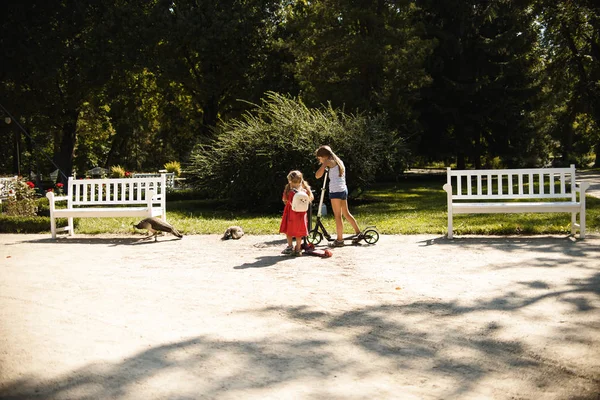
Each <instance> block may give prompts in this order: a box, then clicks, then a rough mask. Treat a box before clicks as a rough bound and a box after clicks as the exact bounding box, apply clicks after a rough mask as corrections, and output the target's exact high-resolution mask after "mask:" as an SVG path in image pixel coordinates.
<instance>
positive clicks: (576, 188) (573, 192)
mask: <svg viewBox="0 0 600 400" xmlns="http://www.w3.org/2000/svg"><path fill="white" fill-rule="evenodd" d="M447 179H448V181H447V183H446V184H444V190H445V191H446V193H447V197H448V239H452V236H453V228H452V217H453V215H454V214H488V213H538V212H552V213H554V212H568V213H571V233H572V234H573V235H574V234H575V231H576V228H579V237H580V238H581V239H583V238H585V191H586V190H587V188H588V187H589V183H587V182H582V183H579V184H578V183H576V182H575V165H571V167H570V168H537V169H503V170H501V169H499V170H495V169H490V170H452V169H451V168H448V169H447ZM577 194H579V196H577ZM578 197H579V198H578ZM498 200H501V201H498ZM506 200H508V201H506ZM531 200H538V201H531ZM577 213H579V224H578V223H577V219H576V218H577Z"/></svg>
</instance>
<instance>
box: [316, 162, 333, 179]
mask: <svg viewBox="0 0 600 400" xmlns="http://www.w3.org/2000/svg"><path fill="white" fill-rule="evenodd" d="M336 165H337V163H336V162H335V161H334V160H332V159H331V158H330V159H327V160H325V161H323V162H322V163H321V166H320V167H319V169H318V170H317V172H315V177H316V178H317V179H321V177H322V176H323V174H324V173H325V168H333V167H335V166H336Z"/></svg>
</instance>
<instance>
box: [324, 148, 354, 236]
mask: <svg viewBox="0 0 600 400" xmlns="http://www.w3.org/2000/svg"><path fill="white" fill-rule="evenodd" d="M315 155H316V156H317V160H319V163H320V164H321V166H320V167H319V169H318V170H317V172H316V173H315V176H316V178H317V179H320V178H321V177H322V176H323V175H324V174H325V171H327V170H328V171H329V173H328V175H329V200H330V201H331V209H332V210H333V215H334V216H335V230H336V235H337V238H336V239H335V240H334V241H333V244H332V246H333V247H341V246H343V245H344V221H343V220H342V216H343V217H344V218H346V220H347V221H348V222H350V225H352V228H353V229H354V232H355V236H354V238H355V239H358V241H359V240H360V239H361V237H360V235H361V230H360V228H359V227H358V223H357V222H356V219H355V218H354V217H353V216H352V214H351V213H350V210H349V209H348V186H347V185H346V168H345V166H344V162H343V161H342V160H341V159H340V158H339V157H338V156H337V155H336V154H335V153H334V152H333V150H331V147H329V146H321V147H319V148H318V149H317V151H316V152H315Z"/></svg>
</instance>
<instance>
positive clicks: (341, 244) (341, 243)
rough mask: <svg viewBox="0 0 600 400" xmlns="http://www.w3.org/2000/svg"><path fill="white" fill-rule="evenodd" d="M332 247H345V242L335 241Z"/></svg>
mask: <svg viewBox="0 0 600 400" xmlns="http://www.w3.org/2000/svg"><path fill="white" fill-rule="evenodd" d="M331 247H344V241H343V240H337V239H336V240H334V241H333V243H332V244H331Z"/></svg>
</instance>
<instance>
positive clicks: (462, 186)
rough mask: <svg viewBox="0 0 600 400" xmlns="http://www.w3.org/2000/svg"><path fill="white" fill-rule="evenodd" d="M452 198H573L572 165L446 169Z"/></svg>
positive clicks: (573, 174) (573, 178) (573, 199)
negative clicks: (529, 167) (558, 166)
mask: <svg viewBox="0 0 600 400" xmlns="http://www.w3.org/2000/svg"><path fill="white" fill-rule="evenodd" d="M447 171H448V172H447V174H448V175H447V179H448V184H450V185H451V186H452V199H453V200H478V199H479V200H488V199H489V200H492V199H514V200H516V199H559V198H562V199H564V198H570V199H571V200H572V201H576V191H575V165H571V167H570V168H531V169H483V170H452V169H451V168H448V169H447Z"/></svg>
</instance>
